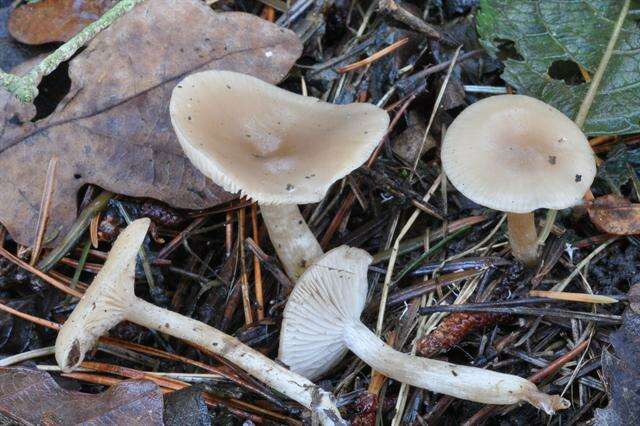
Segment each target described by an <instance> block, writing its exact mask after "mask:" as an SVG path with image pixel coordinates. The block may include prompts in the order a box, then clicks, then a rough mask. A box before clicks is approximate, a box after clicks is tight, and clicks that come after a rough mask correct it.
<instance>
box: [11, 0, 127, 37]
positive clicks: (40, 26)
mask: <svg viewBox="0 0 640 426" xmlns="http://www.w3.org/2000/svg"><path fill="white" fill-rule="evenodd" d="M115 3H117V0H42V1H39V2H37V3H29V4H25V5H22V6H20V7H18V8H16V9H14V11H13V12H12V13H11V17H10V18H9V33H10V34H11V36H12V37H13V38H15V39H16V40H18V41H20V42H22V43H25V44H44V43H52V42H62V41H67V40H69V39H70V38H71V37H73V36H74V35H76V34H77V33H78V32H79V31H80V30H81V29H83V28H84V27H86V26H87V25H88V24H90V23H91V22H93V21H95V20H97V19H98V18H99V17H100V16H102V14H103V13H104V12H106V11H107V10H109V8H110V7H111V6H113V5H114V4H115Z"/></svg>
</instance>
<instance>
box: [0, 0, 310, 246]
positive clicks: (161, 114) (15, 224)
mask: <svg viewBox="0 0 640 426" xmlns="http://www.w3.org/2000/svg"><path fill="white" fill-rule="evenodd" d="M300 53H301V45H300V41H299V39H298V38H297V36H295V34H294V33H292V32H291V31H288V30H286V29H283V28H280V27H278V26H276V25H274V24H272V23H269V22H267V21H264V20H261V19H259V18H256V17H255V16H252V15H249V14H245V13H236V12H230V13H219V14H218V13H214V12H212V11H211V9H209V8H208V7H206V6H205V5H204V4H203V3H202V2H200V1H198V0H154V1H147V2H144V3H142V4H141V5H140V6H137V7H136V8H134V9H133V10H132V11H131V12H129V13H128V14H126V15H125V16H124V17H122V18H120V19H119V20H117V21H116V22H115V23H114V24H113V25H112V26H111V27H109V28H108V29H107V30H105V31H103V32H102V33H100V34H99V35H98V36H97V37H96V38H95V39H94V40H93V41H92V42H91V43H90V44H89V45H88V46H87V47H86V49H85V50H84V51H83V52H82V53H80V54H79V55H78V56H77V57H75V58H74V59H72V60H71V61H70V64H69V76H70V78H71V88H70V90H69V93H68V94H67V95H66V96H65V97H64V98H63V99H62V101H61V102H60V104H59V105H58V106H57V108H56V110H55V111H54V112H53V114H51V115H50V116H48V117H46V118H43V119H40V120H37V121H35V122H32V121H31V120H32V118H33V117H34V116H35V107H33V106H32V105H27V106H25V105H23V104H20V103H19V102H18V101H16V100H15V99H14V98H13V97H12V96H11V95H9V94H7V93H5V92H2V93H0V111H2V113H1V115H0V182H1V185H0V222H2V223H3V224H4V225H5V226H6V228H7V229H8V230H9V232H10V233H11V235H12V237H13V238H14V239H15V240H16V241H17V242H19V243H21V244H25V245H29V244H32V243H33V238H34V230H35V228H36V226H35V224H36V220H37V216H38V205H39V202H40V197H41V195H42V190H43V185H44V181H45V174H46V166H47V164H48V162H49V159H50V158H51V157H52V156H54V155H57V156H59V157H60V162H59V164H58V171H57V178H56V183H55V190H54V193H53V202H52V207H51V214H50V218H49V226H48V229H47V236H46V237H45V241H48V242H49V245H51V243H52V241H51V239H52V238H53V237H54V236H60V235H64V234H65V233H66V231H67V230H68V229H69V226H70V225H71V223H72V222H73V221H74V218H75V216H76V196H77V191H78V189H80V187H81V186H82V185H84V184H86V183H92V184H95V185H98V186H101V187H103V188H106V189H108V190H110V191H114V192H116V193H121V194H126V195H130V196H136V197H150V198H156V199H159V200H162V201H165V202H167V203H169V204H171V205H173V206H174V207H180V208H192V209H193V208H205V207H210V206H213V205H215V204H218V203H221V202H224V201H228V200H229V199H231V198H232V195H231V194H228V193H226V192H225V191H223V190H222V189H221V188H219V187H217V186H215V185H213V184H212V183H210V181H208V180H207V179H206V178H205V177H204V176H203V175H202V174H200V173H199V172H198V171H197V170H196V169H195V168H193V167H192V166H191V164H190V162H189V161H188V160H187V159H186V157H184V156H183V154H182V150H181V149H180V146H179V144H178V142H177V140H176V138H175V135H174V133H173V130H172V128H171V124H170V119H169V112H168V105H169V98H170V94H171V90H172V89H173V87H174V86H175V84H176V83H177V81H178V80H179V79H181V78H182V77H184V76H185V75H186V74H189V73H192V72H196V71H200V70H206V69H225V70H233V71H237V72H243V73H247V74H251V75H254V76H257V77H259V78H262V79H263V80H266V81H269V82H277V81H279V80H280V79H282V78H283V76H285V75H286V73H287V72H288V70H289V68H290V67H291V65H292V64H293V63H294V61H295V60H296V59H297V58H298V56H299V55H300ZM215 101H216V100H215V99H212V100H211V102H215Z"/></svg>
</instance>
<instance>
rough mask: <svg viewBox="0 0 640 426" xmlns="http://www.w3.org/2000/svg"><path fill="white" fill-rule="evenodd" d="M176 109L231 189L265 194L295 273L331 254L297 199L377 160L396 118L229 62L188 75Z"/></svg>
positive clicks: (283, 254) (186, 142) (198, 153)
mask: <svg viewBox="0 0 640 426" xmlns="http://www.w3.org/2000/svg"><path fill="white" fill-rule="evenodd" d="M170 113H171V122H172V123H173V127H174V129H175V132H176V135H177V136H178V140H179V141H180V144H181V145H182V148H183V149H184V152H185V154H186V155H187V157H188V158H189V159H190V160H191V162H192V163H193V164H194V165H195V166H196V167H197V168H198V169H199V170H200V171H201V172H202V173H203V174H204V175H205V176H207V177H209V178H210V179H211V180H213V181H214V182H215V183H217V184H218V185H220V186H222V187H223V188H224V189H226V190H227V191H230V192H238V191H240V192H241V193H242V194H244V195H246V196H248V197H250V198H252V199H254V200H255V201H257V202H259V203H260V208H261V211H262V218H263V219H264V222H265V224H266V226H267V230H268V231H269V236H270V237H271V241H272V242H273V245H274V246H275V249H276V251H277V252H278V256H279V258H280V260H281V261H282V264H283V266H284V268H285V270H286V272H287V274H288V275H289V276H290V277H291V278H292V279H294V280H295V279H296V278H297V277H298V276H299V275H300V274H301V273H302V271H304V269H305V268H306V266H307V264H308V263H310V261H311V260H313V259H314V258H316V257H318V256H320V255H322V249H321V248H320V245H319V244H318V242H317V240H316V238H315V236H314V235H313V233H312V232H311V231H310V230H309V228H308V226H307V224H306V223H305V221H304V219H303V218H302V216H301V215H300V211H299V210H298V207H297V206H296V204H305V203H314V202H318V201H320V200H321V199H322V198H323V197H324V195H325V193H326V191H327V190H328V189H329V187H330V186H331V185H332V184H333V183H334V182H335V181H336V180H338V179H340V178H342V177H344V176H345V175H347V174H348V173H350V172H351V171H352V170H354V169H355V168H357V167H359V166H360V165H361V164H362V163H364V162H365V161H366V160H367V158H368V157H369V156H370V155H371V153H372V152H373V150H374V149H375V147H376V146H377V144H378V143H379V142H380V140H381V139H382V137H383V136H384V133H385V131H386V129H387V126H388V124H389V116H388V115H387V113H386V112H385V111H384V110H382V109H380V108H377V107H375V106H373V105H371V104H366V103H354V104H349V105H333V104H330V103H326V102H322V101H320V100H319V99H315V98H311V97H306V96H300V95H297V94H295V93H291V92H288V91H286V90H283V89H280V88H278V87H277V86H273V85H271V84H268V83H265V82H264V81H262V80H259V79H257V78H255V77H251V76H249V75H244V74H239V73H235V72H229V71H205V72H200V73H196V74H192V75H190V76H188V77H186V78H185V79H184V80H182V81H181V82H180V83H179V84H178V85H177V86H176V88H175V89H174V91H173V94H172V96H171V104H170Z"/></svg>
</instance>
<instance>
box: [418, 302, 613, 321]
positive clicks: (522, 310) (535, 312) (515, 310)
mask: <svg viewBox="0 0 640 426" xmlns="http://www.w3.org/2000/svg"><path fill="white" fill-rule="evenodd" d="M551 300H553V299H545V298H535V299H524V300H512V301H504V302H496V303H469V304H466V305H435V306H427V307H424V308H420V310H419V312H420V314H421V315H427V314H431V313H434V312H490V313H496V314H512V315H532V316H550V317H558V318H569V319H581V320H584V321H597V322H601V323H604V324H620V323H621V322H622V318H621V317H620V316H619V315H605V314H593V313H591V312H578V311H570V310H567V309H557V308H528V307H523V306H521V305H524V304H531V303H540V302H547V303H548V302H550V301H551Z"/></svg>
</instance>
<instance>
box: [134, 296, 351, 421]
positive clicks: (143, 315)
mask: <svg viewBox="0 0 640 426" xmlns="http://www.w3.org/2000/svg"><path fill="white" fill-rule="evenodd" d="M126 319H127V320H128V321H130V322H132V323H134V324H138V325H141V326H143V327H147V328H150V329H152V330H157V331H160V332H162V333H164V334H168V335H170V336H173V337H176V338H178V339H181V340H184V341H186V342H189V343H190V344H192V345H194V346H196V347H199V348H202V349H204V350H206V351H208V352H211V353H214V354H216V355H220V356H222V357H224V358H226V359H228V360H229V361H231V362H232V363H234V364H235V365H237V366H238V367H240V368H242V369H243V370H244V371H246V372H247V373H249V374H250V375H252V376H253V377H255V378H257V379H258V380H260V381H261V382H263V383H265V384H267V385H269V386H270V387H272V388H273V389H276V390H277V391H278V392H280V393H282V394H284V395H286V396H287V397H289V398H291V399H292V400H294V401H296V402H298V403H300V404H301V405H303V406H305V407H307V408H308V409H310V410H312V411H314V412H316V413H318V415H319V417H320V419H321V422H322V424H326V425H340V424H343V423H342V420H341V418H340V414H339V412H338V410H337V408H336V407H335V405H334V403H333V402H332V397H331V394H330V393H329V392H326V391H324V390H322V388H320V387H319V386H317V385H315V384H314V383H313V382H311V381H310V380H308V379H306V378H305V377H303V376H301V375H299V374H296V373H293V372H292V371H291V370H289V369H287V368H285V367H283V366H282V365H280V364H278V363H276V362H274V361H273V360H271V359H270V358H267V357H266V356H264V355H263V354H261V353H260V352H258V351H256V350H255V349H252V348H251V347H249V346H247V345H245V344H243V343H242V342H240V341H239V340H238V339H236V338H234V337H232V336H229V335H227V334H225V333H223V332H221V331H219V330H217V329H215V328H213V327H211V326H208V325H206V324H204V323H202V322H200V321H196V320H194V319H192V318H189V317H186V316H184V315H180V314H177V313H175V312H172V311H169V310H167V309H163V308H160V307H158V306H156V305H153V304H151V303H149V302H147V301H145V300H142V299H139V298H137V297H136V298H135V300H134V301H133V303H131V307H130V309H128V310H127V314H126Z"/></svg>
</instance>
